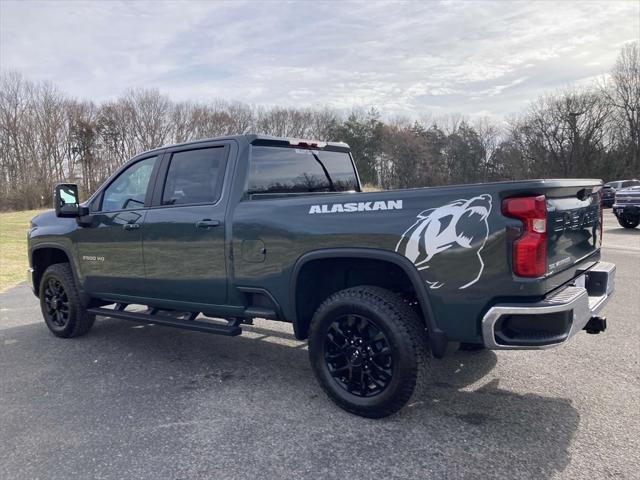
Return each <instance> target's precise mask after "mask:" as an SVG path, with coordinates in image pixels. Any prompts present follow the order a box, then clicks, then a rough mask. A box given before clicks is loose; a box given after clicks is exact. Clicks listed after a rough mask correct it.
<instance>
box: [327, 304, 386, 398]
mask: <svg viewBox="0 0 640 480" xmlns="http://www.w3.org/2000/svg"><path fill="white" fill-rule="evenodd" d="M324 352H325V353H324V357H325V363H326V366H327V369H328V371H329V374H330V375H331V376H332V377H333V379H334V381H335V382H336V383H338V385H340V386H341V387H342V388H344V389H345V390H346V391H348V392H349V393H351V394H353V395H356V396H360V397H370V396H373V395H377V394H379V393H380V392H382V391H383V390H384V389H385V388H387V386H388V385H389V383H390V382H391V378H392V373H393V368H392V367H393V351H392V349H391V346H390V344H389V341H388V339H387V337H386V335H385V334H384V333H383V332H382V330H381V329H380V327H378V325H376V323H374V322H373V321H372V320H370V319H369V318H367V317H365V316H362V315H356V314H347V315H343V316H341V317H338V318H337V319H336V320H335V321H333V322H332V323H331V325H330V326H329V327H328V329H327V333H326V335H325V346H324Z"/></svg>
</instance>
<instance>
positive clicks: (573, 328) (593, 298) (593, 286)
mask: <svg viewBox="0 0 640 480" xmlns="http://www.w3.org/2000/svg"><path fill="white" fill-rule="evenodd" d="M582 274H583V275H584V286H576V285H569V286H566V287H564V288H562V289H560V290H558V291H556V292H554V293H553V294H551V295H549V296H548V297H547V298H545V299H544V300H542V301H540V302H536V303H513V304H498V305H495V306H493V307H491V308H490V309H489V311H488V312H487V313H486V314H485V316H484V317H483V319H482V339H483V343H484V345H485V347H487V348H489V349H492V350H502V349H508V350H514V349H520V350H527V349H528V350H531V349H543V348H551V347H555V346H558V345H561V344H563V343H565V342H566V341H567V340H569V339H570V338H571V337H572V336H574V335H575V334H576V333H578V332H579V331H580V330H583V329H584V327H585V325H586V324H587V322H589V320H590V319H591V318H592V317H594V316H595V315H597V313H598V312H599V311H600V310H602V308H603V307H604V306H605V305H606V303H607V301H608V300H609V298H610V296H611V295H612V294H613V291H614V288H615V275H616V266H615V265H614V264H613V263H607V262H598V263H597V264H596V265H595V266H594V267H593V268H590V269H589V270H586V271H584V272H582ZM558 314H560V315H563V314H565V315H566V316H567V317H566V318H567V319H568V321H567V327H566V328H565V329H564V330H563V331H562V332H554V335H548V336H547V337H546V338H545V334H544V333H543V332H536V331H535V328H534V331H533V332H532V333H531V335H532V339H533V340H531V339H529V340H526V341H525V340H524V339H523V340H522V341H518V339H515V340H513V341H511V340H505V338H504V335H500V334H499V333H498V334H497V332H496V325H498V328H500V326H499V322H500V321H502V320H506V319H516V321H517V319H518V318H521V319H523V318H525V317H526V318H527V320H526V321H527V322H528V323H529V324H531V323H532V319H533V323H534V324H535V319H536V318H540V319H543V318H545V317H544V316H546V318H551V317H552V316H553V315H556V316H557V315H558ZM537 315H540V317H536V316H537Z"/></svg>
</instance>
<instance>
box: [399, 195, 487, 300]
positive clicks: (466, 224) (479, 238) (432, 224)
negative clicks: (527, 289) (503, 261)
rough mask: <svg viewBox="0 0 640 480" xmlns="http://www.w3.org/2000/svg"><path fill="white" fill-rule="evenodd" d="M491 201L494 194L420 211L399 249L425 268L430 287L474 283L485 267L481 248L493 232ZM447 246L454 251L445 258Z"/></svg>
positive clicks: (423, 271)
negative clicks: (490, 216) (490, 220)
mask: <svg viewBox="0 0 640 480" xmlns="http://www.w3.org/2000/svg"><path fill="white" fill-rule="evenodd" d="M491 202H492V198H491V195H488V194H484V195H480V196H477V197H473V198H470V199H468V200H466V199H460V200H455V201H453V202H451V203H448V204H447V205H443V206H442V207H438V208H431V209H429V210H425V211H423V212H420V213H419V214H418V220H417V221H416V222H415V223H414V224H413V225H411V226H410V227H409V228H408V229H407V230H406V231H405V232H404V233H403V234H402V237H401V238H400V241H399V242H398V244H397V245H396V252H398V253H401V254H402V255H404V256H405V257H407V258H408V259H409V260H411V261H412V262H413V264H414V265H415V266H416V267H417V268H418V270H421V272H422V274H423V276H424V277H426V282H427V284H429V286H430V288H440V287H443V286H444V285H448V286H450V287H454V288H455V287H457V288H458V289H464V288H467V287H469V286H471V285H473V284H474V283H476V282H477V281H478V280H479V279H480V276H481V275H482V271H483V270H484V262H483V261H482V255H481V252H482V249H483V248H484V244H485V243H486V241H487V238H488V236H489V223H488V221H487V219H488V217H489V214H490V213H491ZM450 249H451V250H450ZM447 250H450V251H451V253H452V254H453V255H447V259H446V261H445V260H443V259H442V255H440V254H442V252H445V251H447ZM439 260H442V261H439ZM456 267H457V268H456Z"/></svg>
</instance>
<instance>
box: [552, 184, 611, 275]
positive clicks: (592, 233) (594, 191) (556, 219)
mask: <svg viewBox="0 0 640 480" xmlns="http://www.w3.org/2000/svg"><path fill="white" fill-rule="evenodd" d="M600 188H601V185H600V184H599V183H594V184H593V185H591V186H586V187H585V186H584V185H580V186H576V187H564V188H554V189H551V190H550V191H549V192H546V199H547V231H548V237H547V238H548V244H547V252H548V257H547V259H548V269H547V272H548V275H553V274H555V273H558V272H561V271H563V270H566V269H568V268H571V267H573V266H574V265H576V264H577V263H580V262H581V261H582V260H584V259H585V258H587V257H589V256H590V255H591V254H593V253H594V252H596V251H597V250H599V248H600V245H601V243H602V240H601V235H602V230H601V222H602V206H601V201H600V194H601V191H600Z"/></svg>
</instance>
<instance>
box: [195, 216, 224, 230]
mask: <svg viewBox="0 0 640 480" xmlns="http://www.w3.org/2000/svg"><path fill="white" fill-rule="evenodd" d="M218 225H220V220H211V219H209V218H205V219H204V220H200V221H199V222H196V227H197V228H204V229H207V228H211V227H217V226H218Z"/></svg>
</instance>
